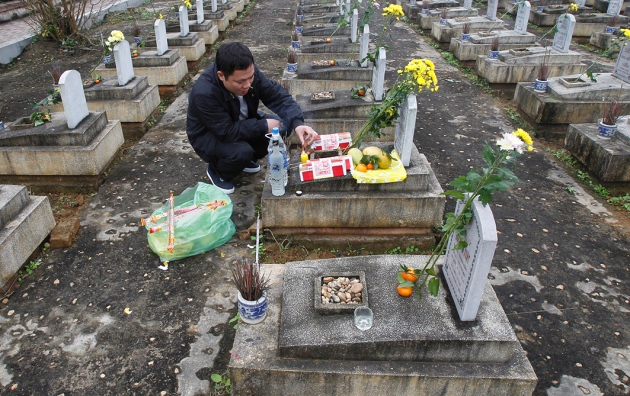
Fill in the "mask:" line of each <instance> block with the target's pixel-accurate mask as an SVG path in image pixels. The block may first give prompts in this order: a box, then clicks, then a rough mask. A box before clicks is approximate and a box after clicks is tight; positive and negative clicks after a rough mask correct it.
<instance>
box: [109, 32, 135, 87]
mask: <svg viewBox="0 0 630 396" xmlns="http://www.w3.org/2000/svg"><path fill="white" fill-rule="evenodd" d="M114 59H115V60H116V75H117V76H118V85H119V86H121V87H123V86H125V85H126V84H127V83H128V82H129V81H131V80H133V77H134V74H133V62H132V60H131V50H130V49H129V43H128V42H127V40H123V41H121V42H120V43H118V44H116V45H115V46H114Z"/></svg>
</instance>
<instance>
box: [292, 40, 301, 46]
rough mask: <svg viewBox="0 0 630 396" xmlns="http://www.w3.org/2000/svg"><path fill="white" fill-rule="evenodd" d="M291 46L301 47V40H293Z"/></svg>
mask: <svg viewBox="0 0 630 396" xmlns="http://www.w3.org/2000/svg"><path fill="white" fill-rule="evenodd" d="M291 48H300V42H299V41H291Z"/></svg>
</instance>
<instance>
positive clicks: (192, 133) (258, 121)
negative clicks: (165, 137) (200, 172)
mask: <svg viewBox="0 0 630 396" xmlns="http://www.w3.org/2000/svg"><path fill="white" fill-rule="evenodd" d="M243 100H244V101H245V103H246V104H247V111H248V118H247V119H246V120H239V115H240V102H239V100H238V98H237V97H236V96H235V95H233V94H232V93H230V91H228V90H227V89H225V86H224V85H223V81H221V80H220V79H219V77H218V76H217V68H216V63H213V64H212V65H210V67H209V68H208V69H207V70H206V71H205V72H204V73H203V74H202V75H201V76H200V77H199V79H198V80H197V82H196V83H195V85H194V86H193V88H192V91H191V92H190V95H189V96H188V117H187V120H186V133H187V134H188V140H189V141H190V144H191V145H192V147H193V148H194V149H195V152H196V153H197V154H198V155H199V157H201V159H202V160H204V161H205V162H208V163H215V162H216V160H215V158H214V147H215V145H216V143H217V141H222V142H224V143H230V142H236V141H250V140H253V139H256V138H257V137H259V136H261V135H265V134H266V133H268V129H267V121H266V120H264V119H262V118H261V116H260V115H259V114H258V111H257V110H258V103H259V102H260V101H262V102H263V104H264V105H265V106H266V107H267V108H269V109H270V110H271V111H273V112H274V113H276V114H277V115H278V116H279V117H280V118H282V119H283V122H284V125H285V126H287V127H288V130H289V131H291V130H293V129H294V128H296V127H298V126H300V125H303V124H304V116H303V115H302V110H301V109H300V106H299V105H298V104H297V102H296V101H295V100H293V98H292V97H291V95H289V94H288V93H287V91H286V90H284V88H282V86H280V84H278V83H277V82H275V81H272V80H269V79H267V77H265V75H264V74H263V73H262V72H261V71H260V70H258V68H257V67H256V66H255V65H254V82H253V83H252V85H251V88H250V89H249V92H248V93H247V95H245V96H243Z"/></svg>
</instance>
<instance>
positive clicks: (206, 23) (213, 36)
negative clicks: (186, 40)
mask: <svg viewBox="0 0 630 396" xmlns="http://www.w3.org/2000/svg"><path fill="white" fill-rule="evenodd" d="M195 4H196V6H195V9H196V13H195V16H196V18H195V17H192V18H194V19H191V16H189V17H188V18H189V19H188V22H187V23H188V31H189V32H194V33H197V36H199V37H200V38H201V39H202V40H203V42H204V44H205V45H212V44H214V42H215V41H217V39H218V38H219V28H218V27H217V26H216V25H213V24H212V21H211V20H210V19H206V18H205V16H204V9H203V0H196V3H195ZM179 21H180V23H181V22H184V23H185V20H182V18H181V17H180V19H179ZM180 23H169V24H167V25H166V32H167V33H181V31H182V29H181V26H180ZM170 37H171V36H170V35H168V36H167V39H169V38H170ZM177 44H178V43H177V42H173V44H172V45H173V46H177ZM188 45H190V44H188ZM182 55H184V56H186V55H185V54H182ZM187 59H188V58H187Z"/></svg>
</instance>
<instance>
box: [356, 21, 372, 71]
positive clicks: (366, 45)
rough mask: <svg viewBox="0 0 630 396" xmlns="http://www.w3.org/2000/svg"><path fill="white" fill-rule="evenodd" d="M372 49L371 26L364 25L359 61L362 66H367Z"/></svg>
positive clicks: (360, 39) (360, 40) (360, 41)
mask: <svg viewBox="0 0 630 396" xmlns="http://www.w3.org/2000/svg"><path fill="white" fill-rule="evenodd" d="M369 49H370V26H369V25H367V24H366V25H365V26H363V34H362V35H361V38H359V61H360V62H361V67H367V65H368V59H367V54H368V51H369Z"/></svg>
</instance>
